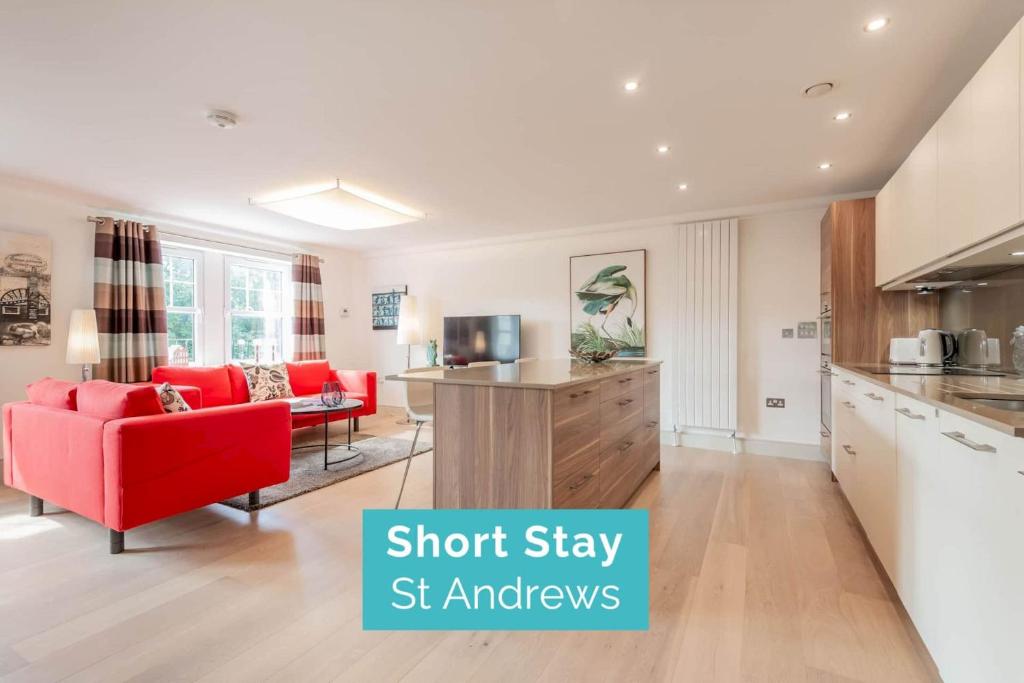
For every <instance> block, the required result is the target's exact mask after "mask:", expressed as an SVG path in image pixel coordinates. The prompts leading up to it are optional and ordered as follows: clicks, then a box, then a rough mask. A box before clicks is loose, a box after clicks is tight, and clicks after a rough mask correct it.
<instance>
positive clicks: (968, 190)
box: [896, 83, 978, 275]
mask: <svg viewBox="0 0 1024 683" xmlns="http://www.w3.org/2000/svg"><path fill="white" fill-rule="evenodd" d="M972 91H973V85H972V83H968V84H967V87H966V88H964V89H963V91H961V93H960V94H959V95H957V97H956V99H955V100H953V103H952V104H951V105H949V109H947V110H946V113H944V114H943V115H942V117H941V118H939V121H938V123H936V124H935V130H936V142H937V162H938V166H937V185H938V190H937V193H936V195H937V200H936V201H937V205H938V211H937V216H936V222H935V228H936V229H935V248H936V250H937V251H938V252H939V253H940V254H941V255H942V256H946V255H948V254H952V253H954V252H955V251H956V250H957V249H958V248H960V247H961V246H962V245H963V244H964V243H965V240H966V239H967V238H968V237H969V236H971V235H974V234H975V233H976V229H975V220H976V215H977V213H978V212H977V210H976V209H975V203H976V193H975V191H974V185H975V184H974V170H973V168H972V163H973V162H972V160H973V154H974V152H973V150H974V142H973V139H972V134H973V129H972V126H971V111H972V110H971V105H972V97H971V94H972ZM899 274H900V273H897V274H896V275H899Z"/></svg>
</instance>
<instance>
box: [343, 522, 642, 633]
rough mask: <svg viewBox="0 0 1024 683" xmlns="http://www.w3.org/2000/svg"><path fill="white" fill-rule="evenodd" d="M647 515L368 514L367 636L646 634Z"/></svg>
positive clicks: (365, 549)
mask: <svg viewBox="0 0 1024 683" xmlns="http://www.w3.org/2000/svg"><path fill="white" fill-rule="evenodd" d="M647 541H648V531H647V511H646V510H364V511H363V628H364V629H367V630H382V629H384V630H549V631H554V630H559V631H637V630H646V629H647V619H648V572H647V561H648V554H647Z"/></svg>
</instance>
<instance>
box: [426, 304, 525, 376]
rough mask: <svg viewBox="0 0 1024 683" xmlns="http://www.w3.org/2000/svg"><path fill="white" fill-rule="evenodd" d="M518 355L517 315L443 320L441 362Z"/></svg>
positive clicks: (504, 358)
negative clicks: (442, 358)
mask: <svg viewBox="0 0 1024 683" xmlns="http://www.w3.org/2000/svg"><path fill="white" fill-rule="evenodd" d="M517 358H519V316H518V315H480V316H459V317H455V318H445V319H444V364H445V365H467V364H469V363H475V362H477V361H483V360H496V361H500V362H502V363H512V362H513V361H515V360H516V359H517Z"/></svg>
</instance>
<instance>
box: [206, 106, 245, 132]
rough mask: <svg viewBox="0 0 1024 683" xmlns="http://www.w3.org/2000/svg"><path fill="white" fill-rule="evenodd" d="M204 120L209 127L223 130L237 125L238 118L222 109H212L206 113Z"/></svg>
mask: <svg viewBox="0 0 1024 683" xmlns="http://www.w3.org/2000/svg"><path fill="white" fill-rule="evenodd" d="M206 120H207V121H208V122H209V123H210V125H211V126H216V127H217V128H224V129H225V130H226V129H228V128H234V127H235V126H237V125H238V116H236V115H235V114H233V113H232V112H229V111H225V110H223V109H213V110H210V111H208V112H206Z"/></svg>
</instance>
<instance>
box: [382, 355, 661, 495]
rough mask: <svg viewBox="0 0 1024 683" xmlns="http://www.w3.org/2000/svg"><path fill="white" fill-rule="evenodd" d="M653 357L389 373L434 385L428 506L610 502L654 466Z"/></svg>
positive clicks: (656, 386) (656, 365)
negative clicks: (430, 499) (430, 501)
mask: <svg viewBox="0 0 1024 683" xmlns="http://www.w3.org/2000/svg"><path fill="white" fill-rule="evenodd" d="M660 375H661V362H660V361H650V360H639V359H638V360H612V361H606V362H604V363H600V364H593V365H591V364H585V363H579V362H576V361H572V360H568V359H564V360H563V359H557V360H536V361H530V362H526V363H521V364H511V363H510V364H504V365H496V366H490V367H476V368H458V369H443V368H439V369H437V370H434V371H425V372H424V371H420V372H411V373H402V374H398V375H391V376H389V377H388V378H387V379H388V380H393V381H400V382H430V383H432V384H433V389H434V507H435V508H552V507H554V508H597V507H604V508H617V507H622V506H623V505H625V504H626V502H627V501H628V500H629V499H630V498H631V497H632V496H633V494H634V493H635V492H636V490H637V489H638V488H639V487H640V484H641V483H642V482H643V481H644V479H646V477H647V475H648V474H650V472H651V471H652V470H654V469H657V468H658V467H659V466H660V431H661V430H660V418H659V414H660Z"/></svg>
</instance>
